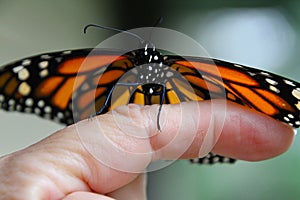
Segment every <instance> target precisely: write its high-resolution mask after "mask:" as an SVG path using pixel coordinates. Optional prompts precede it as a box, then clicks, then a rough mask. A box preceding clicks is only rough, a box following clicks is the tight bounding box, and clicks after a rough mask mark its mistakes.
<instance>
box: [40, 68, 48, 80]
mask: <svg viewBox="0 0 300 200" xmlns="http://www.w3.org/2000/svg"><path fill="white" fill-rule="evenodd" d="M48 74H49V71H48V69H43V70H42V71H40V73H39V75H40V77H41V78H44V77H46V76H48Z"/></svg>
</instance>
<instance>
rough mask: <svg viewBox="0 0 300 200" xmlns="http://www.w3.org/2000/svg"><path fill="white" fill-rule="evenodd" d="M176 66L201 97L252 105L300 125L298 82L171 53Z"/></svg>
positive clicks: (271, 115)
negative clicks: (224, 98) (173, 55)
mask: <svg viewBox="0 0 300 200" xmlns="http://www.w3.org/2000/svg"><path fill="white" fill-rule="evenodd" d="M169 62H170V64H169V65H170V67H171V68H174V69H176V70H177V71H178V72H179V73H180V74H181V75H182V76H184V78H185V79H186V80H187V81H188V82H189V83H190V84H191V87H192V88H193V89H194V90H195V91H196V93H202V94H208V92H209V94H210V96H208V95H202V96H204V99H207V97H208V98H222V96H221V95H222V91H225V96H224V97H226V99H227V100H229V101H232V102H236V103H238V104H241V105H244V106H247V107H250V108H253V109H255V110H257V111H259V112H262V113H264V114H266V115H268V116H270V117H273V118H275V119H278V120H280V121H282V122H285V123H287V124H289V125H291V126H292V127H295V128H298V127H299V126H300V84H299V83H298V82H296V81H292V80H290V79H287V78H285V77H282V76H279V75H276V74H273V73H270V72H266V71H263V70H258V69H254V68H250V67H246V66H242V65H238V64H233V63H229V62H225V61H221V60H216V59H213V60H211V59H207V58H195V57H185V59H184V60H183V59H182V58H180V57H178V58H176V57H170V58H169Z"/></svg>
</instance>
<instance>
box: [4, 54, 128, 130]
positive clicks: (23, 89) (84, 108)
mask: <svg viewBox="0 0 300 200" xmlns="http://www.w3.org/2000/svg"><path fill="white" fill-rule="evenodd" d="M111 63H113V64H111ZM108 66H110V67H109V70H107V71H105V69H106V68H107V67H108ZM130 66H132V64H131V63H130V62H129V61H128V60H127V58H126V57H123V56H119V55H118V54H117V53H115V52H106V51H102V50H101V52H99V51H92V50H91V49H80V50H73V51H62V52H55V53H47V54H41V55H37V56H33V57H28V58H25V59H22V60H20V61H17V62H14V63H10V64H8V65H6V66H4V67H3V68H1V70H0V108H2V109H4V110H8V111H19V112H25V113H34V114H36V115H39V116H41V117H43V118H47V119H51V120H54V121H56V122H60V123H63V124H66V125H69V124H73V123H74V119H79V118H80V119H84V118H87V117H89V116H90V115H92V114H93V113H95V112H93V111H94V109H95V108H93V109H92V108H91V106H90V104H91V103H90V102H94V100H95V99H97V100H98V101H99V103H98V106H101V105H99V104H102V103H103V101H105V99H106V98H107V95H108V94H109V92H110V91H111V89H112V87H113V85H114V84H115V83H114V82H115V81H116V80H117V79H118V78H119V77H121V76H122V74H123V73H124V72H125V71H126V70H127V68H129V67H130ZM100 75H101V81H99V80H98V79H99V76H100ZM91 90H92V92H90V91H91ZM76 94H77V96H78V95H81V96H80V98H72V97H73V96H74V95H76ZM73 101H75V102H73ZM90 110H93V111H90ZM73 111H74V112H73ZM74 114H75V116H74Z"/></svg>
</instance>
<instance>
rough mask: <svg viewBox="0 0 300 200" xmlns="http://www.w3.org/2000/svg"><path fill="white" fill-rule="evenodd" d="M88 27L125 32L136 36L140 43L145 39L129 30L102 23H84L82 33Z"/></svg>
mask: <svg viewBox="0 0 300 200" xmlns="http://www.w3.org/2000/svg"><path fill="white" fill-rule="evenodd" d="M89 27H96V28H102V29H106V30H109V31H116V32H119V33H126V34H128V35H131V36H133V37H135V38H137V39H138V40H139V41H140V42H141V43H144V42H145V41H144V40H143V39H142V38H141V37H140V36H138V35H137V34H134V33H131V32H129V31H125V30H122V29H117V28H113V27H109V26H102V25H98V24H88V25H86V26H85V27H84V28H83V33H84V34H86V32H87V29H88V28H89Z"/></svg>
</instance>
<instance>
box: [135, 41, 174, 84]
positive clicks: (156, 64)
mask: <svg viewBox="0 0 300 200" xmlns="http://www.w3.org/2000/svg"><path fill="white" fill-rule="evenodd" d="M134 53H135V55H136V59H134V66H135V68H134V70H133V72H134V73H135V74H136V76H137V80H138V82H139V83H142V84H152V85H153V86H155V84H165V83H166V81H167V79H168V78H169V77H171V76H172V75H173V73H172V70H171V69H170V67H168V66H166V65H164V57H163V55H162V54H161V53H160V52H159V51H157V50H156V49H155V48H147V46H146V47H145V48H144V49H139V50H136V51H135V52H134Z"/></svg>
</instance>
